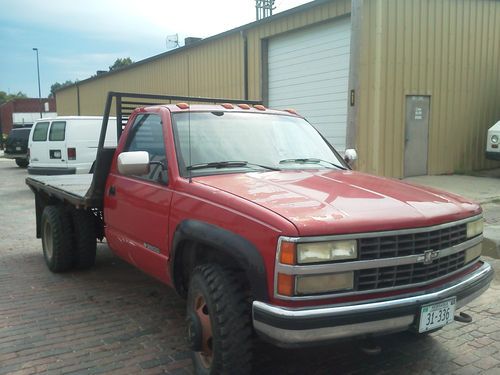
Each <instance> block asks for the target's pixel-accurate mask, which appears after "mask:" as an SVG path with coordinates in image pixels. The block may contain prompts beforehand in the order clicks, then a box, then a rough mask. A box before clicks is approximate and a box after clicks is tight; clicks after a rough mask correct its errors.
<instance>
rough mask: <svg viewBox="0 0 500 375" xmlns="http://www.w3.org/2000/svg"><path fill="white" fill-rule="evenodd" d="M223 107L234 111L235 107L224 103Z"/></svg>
mask: <svg viewBox="0 0 500 375" xmlns="http://www.w3.org/2000/svg"><path fill="white" fill-rule="evenodd" d="M221 106H223V107H224V108H226V109H234V105H232V104H231V103H222V104H221Z"/></svg>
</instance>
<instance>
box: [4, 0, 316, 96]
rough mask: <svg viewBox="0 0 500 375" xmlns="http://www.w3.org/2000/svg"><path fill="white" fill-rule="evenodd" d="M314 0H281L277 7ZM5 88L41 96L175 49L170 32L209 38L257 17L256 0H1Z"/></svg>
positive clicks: (14, 91)
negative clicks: (125, 60)
mask: <svg viewBox="0 0 500 375" xmlns="http://www.w3.org/2000/svg"><path fill="white" fill-rule="evenodd" d="M309 1H310V0H276V1H275V6H276V10H275V13H278V12H280V11H284V10H287V9H290V8H293V7H295V6H298V5H301V4H303V3H307V2H309ZM0 9H1V10H2V11H1V12H0V51H1V53H0V91H6V92H9V93H16V92H18V91H22V92H24V93H26V94H27V95H28V96H29V97H38V84H37V73H36V55H35V51H33V49H32V48H33V47H37V48H38V49H39V57H40V76H41V87H42V96H47V95H48V94H49V92H50V86H51V85H52V84H53V83H55V82H61V83H62V82H64V81H66V80H73V81H74V80H76V79H78V80H83V79H86V78H88V77H90V76H91V75H93V74H95V72H96V71H97V70H108V67H109V66H110V65H112V64H113V62H114V61H115V60H116V59H117V58H119V57H130V58H132V60H134V61H139V60H142V59H145V58H148V57H151V56H154V55H157V54H159V53H162V52H165V51H166V50H167V49H172V48H173V44H172V43H170V44H169V45H167V43H166V39H167V36H169V35H174V34H178V35H179V41H180V42H181V45H182V44H183V41H184V38H185V37H187V36H196V37H208V36H211V35H215V34H218V33H220V32H223V31H226V30H229V29H232V28H234V27H238V26H241V25H243V24H246V23H249V22H253V21H254V20H255V1H254V0H211V1H208V0H181V1H178V0H141V1H135V0H134V1H123V0H100V1H99V0H86V1H77V0H49V1H40V0H0Z"/></svg>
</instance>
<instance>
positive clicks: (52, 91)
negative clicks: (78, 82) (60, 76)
mask: <svg viewBox="0 0 500 375" xmlns="http://www.w3.org/2000/svg"><path fill="white" fill-rule="evenodd" d="M74 83H75V82H73V81H70V80H69V79H68V80H67V81H66V82H63V83H59V82H56V83H54V84H53V85H52V86H50V95H49V97H53V96H54V95H55V92H56V91H57V90H59V89H62V88H63V87H66V86H70V85H72V84H74Z"/></svg>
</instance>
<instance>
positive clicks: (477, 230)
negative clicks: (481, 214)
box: [467, 218, 483, 238]
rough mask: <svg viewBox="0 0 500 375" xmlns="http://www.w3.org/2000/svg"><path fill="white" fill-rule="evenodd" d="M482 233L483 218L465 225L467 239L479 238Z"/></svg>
mask: <svg viewBox="0 0 500 375" xmlns="http://www.w3.org/2000/svg"><path fill="white" fill-rule="evenodd" d="M481 233H483V218H481V219H479V220H475V221H471V222H469V223H467V238H472V237H476V236H479V235H480V234H481Z"/></svg>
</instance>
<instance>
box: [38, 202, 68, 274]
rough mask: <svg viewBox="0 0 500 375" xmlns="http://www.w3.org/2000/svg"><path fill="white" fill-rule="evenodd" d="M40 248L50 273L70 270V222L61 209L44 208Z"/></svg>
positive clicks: (53, 207)
mask: <svg viewBox="0 0 500 375" xmlns="http://www.w3.org/2000/svg"><path fill="white" fill-rule="evenodd" d="M41 224H42V247H43V256H44V258H45V263H46V264H47V267H48V268H49V270H51V271H52V272H64V271H67V270H69V269H70V268H71V263H72V248H71V247H72V246H71V222H70V220H68V215H67V214H66V212H65V211H64V209H63V207H56V206H46V207H45V208H44V210H43V213H42V220H41Z"/></svg>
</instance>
